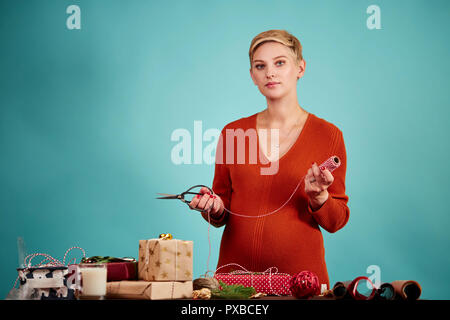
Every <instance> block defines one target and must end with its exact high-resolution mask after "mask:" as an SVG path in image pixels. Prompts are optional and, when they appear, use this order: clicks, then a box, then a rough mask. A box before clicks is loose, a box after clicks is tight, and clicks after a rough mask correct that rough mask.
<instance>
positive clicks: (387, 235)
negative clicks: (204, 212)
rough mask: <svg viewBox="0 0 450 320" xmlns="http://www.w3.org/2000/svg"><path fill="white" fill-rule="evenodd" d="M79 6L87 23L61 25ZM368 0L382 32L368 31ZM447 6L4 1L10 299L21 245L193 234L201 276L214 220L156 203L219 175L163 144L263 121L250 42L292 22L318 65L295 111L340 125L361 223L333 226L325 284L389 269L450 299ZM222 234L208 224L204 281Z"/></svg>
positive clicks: (3, 130)
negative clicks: (180, 159)
mask: <svg viewBox="0 0 450 320" xmlns="http://www.w3.org/2000/svg"><path fill="white" fill-rule="evenodd" d="M71 4H77V5H79V6H80V8H81V30H68V29H67V28H66V19H67V18H68V16H69V15H68V14H66V8H67V7H68V6H69V5H71ZM371 4H377V5H378V6H380V9H381V26H382V29H381V30H369V29H368V28H367V27H366V19H367V18H368V17H369V15H368V14H367V13H366V9H367V7H368V6H369V5H371ZM449 9H450V2H448V1H437V0H435V1H425V0H424V1H364V0H362V1H350V0H346V1H342V0H340V1H331V0H330V1H306V0H303V1H300V0H297V1H287V0H284V1H273V0H271V1H262V0H257V1H256V0H255V1H237V0H236V1H231V0H230V1H224V0H222V1H217V0H215V1H136V0H134V1H126V2H125V1H112V0H110V1H100V0H96V1H76V0H71V1H62V0H58V1H56V0H54V1H43V0H39V1H23V0H22V1H17V0H14V1H12V0H10V1H2V2H0V15H1V16H0V37H1V38H0V40H1V51H0V155H1V156H0V216H1V218H0V219H1V220H0V221H1V222H0V225H1V227H0V228H1V233H0V243H1V247H0V250H1V252H0V256H1V259H2V263H1V265H0V274H1V277H0V297H1V298H4V297H5V296H6V294H7V293H8V291H9V290H10V289H11V288H12V286H13V284H14V280H15V278H16V275H17V273H16V270H15V268H16V267H17V266H18V258H17V237H19V236H20V237H23V238H24V239H25V242H26V246H27V253H33V252H45V253H49V254H51V255H53V256H55V257H57V258H61V259H62V256H63V254H64V252H65V251H66V249H67V248H69V247H71V246H74V245H78V246H81V247H83V248H84V249H85V250H86V251H87V254H88V255H90V256H92V255H111V256H119V257H120V256H134V257H137V252H138V240H139V239H147V238H154V237H157V236H158V235H159V234H160V233H165V232H170V233H172V234H173V235H174V236H175V237H176V238H179V239H184V240H193V241H194V277H198V276H200V275H202V274H204V273H205V272H206V270H207V265H206V261H207V256H208V234H207V230H208V225H207V223H206V222H205V221H204V220H203V219H202V218H201V217H200V215H199V214H198V213H197V212H194V211H191V210H189V209H188V208H187V206H185V205H183V204H182V203H180V202H178V201H158V200H155V199H154V197H155V194H156V193H157V192H164V193H177V192H181V191H184V190H185V189H186V188H187V187H189V186H191V185H194V184H200V183H202V184H207V185H211V183H212V178H213V175H214V166H213V165H210V164H205V163H203V164H183V165H175V164H173V163H172V161H171V150H172V148H173V147H174V146H175V145H176V143H177V142H173V141H171V140H170V135H171V133H172V132H173V131H174V130H175V129H178V128H185V129H187V130H189V131H190V132H191V134H193V125H194V121H195V120H201V121H202V125H203V131H205V130H206V129H210V128H216V129H218V130H221V129H222V128H223V127H224V126H225V125H226V124H227V123H229V122H231V121H233V120H236V119H239V118H241V117H246V116H249V115H252V114H254V113H256V112H259V111H261V110H263V109H264V108H265V106H266V101H265V98H264V97H263V96H262V95H261V94H260V92H259V91H258V89H257V88H256V87H255V86H254V84H253V82H252V81H251V78H250V75H249V60H248V49H249V45H250V42H251V40H252V38H253V37H254V36H255V35H257V34H258V33H260V32H262V31H265V30H268V29H286V30H288V31H289V32H291V33H293V34H294V35H295V36H297V37H298V38H299V40H300V41H301V43H302V45H303V47H304V51H303V54H304V58H305V60H306V63H307V64H306V73H305V76H304V78H302V79H301V80H300V81H299V85H298V94H299V103H300V105H301V106H303V107H304V108H305V109H306V110H307V111H309V112H312V113H314V114H316V115H317V116H319V117H321V118H324V119H326V120H327V121H330V122H332V123H334V124H335V125H337V126H338V127H339V128H340V129H341V130H342V131H343V133H344V139H345V144H346V149H347V157H348V164H347V166H348V167H347V183H346V186H347V194H348V195H349V197H350V200H349V203H348V205H349V207H350V220H349V222H348V224H347V225H346V226H345V227H344V228H343V229H342V230H340V231H338V232H337V233H335V234H329V233H327V232H326V231H324V230H323V235H324V239H325V249H326V260H327V265H328V271H329V274H330V283H331V284H334V283H335V282H336V281H341V280H349V279H353V278H355V277H356V276H359V275H367V274H366V268H367V267H368V266H369V265H378V266H379V267H380V268H381V280H382V282H388V281H392V280H399V279H414V280H417V281H419V282H420V283H421V284H422V286H423V292H422V298H424V299H448V298H450V295H449V293H448V287H447V284H448V283H449V281H450V274H449V265H450V264H449V262H450V261H449V254H448V248H449V240H450V236H449V232H448V230H449V224H450V218H449V213H450V212H449V208H448V203H447V201H446V199H447V197H448V194H449V191H450V190H449V187H448V181H449V179H450V176H449V169H448V166H447V164H446V159H448V158H449V156H450V152H449V143H448V138H449V133H450V129H449V125H448V124H449V117H450V112H449V102H450V99H449V93H448V86H449V83H448V80H447V77H448V74H449V73H450V63H449V60H448V58H449V53H450V50H449V42H448V33H449V31H450V30H449V29H450V28H449V23H448V21H449V19H450V10H449ZM204 147H205V144H204ZM249 196H251V195H249ZM222 231H223V228H221V229H216V228H211V240H212V256H211V261H210V264H209V268H210V269H211V270H212V269H215V267H216V262H217V257H218V251H219V244H220V238H221V234H222ZM71 257H77V258H79V254H78V253H76V254H73V255H72V256H71ZM299 271H300V270H299Z"/></svg>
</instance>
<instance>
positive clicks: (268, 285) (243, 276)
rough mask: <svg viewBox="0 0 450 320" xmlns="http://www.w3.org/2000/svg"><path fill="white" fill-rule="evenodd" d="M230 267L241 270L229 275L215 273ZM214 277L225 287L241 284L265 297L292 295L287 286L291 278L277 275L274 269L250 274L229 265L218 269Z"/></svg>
mask: <svg viewBox="0 0 450 320" xmlns="http://www.w3.org/2000/svg"><path fill="white" fill-rule="evenodd" d="M230 265H236V266H238V267H240V268H241V270H236V271H232V272H230V273H217V271H218V270H219V269H221V268H224V267H228V266H230ZM214 277H215V278H216V279H217V280H220V281H223V282H224V283H225V284H227V285H232V284H241V285H243V286H245V287H253V288H255V290H256V292H261V293H265V294H267V295H277V296H283V295H292V294H291V290H290V284H289V281H290V279H291V276H290V275H289V274H287V273H278V269H277V268H275V267H272V268H269V269H267V270H266V271H264V272H251V271H248V270H247V269H245V268H244V267H242V266H240V265H238V264H234V263H230V264H227V265H224V266H221V267H219V268H218V269H217V270H216V273H215V274H214Z"/></svg>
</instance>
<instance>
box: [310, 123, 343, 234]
mask: <svg viewBox="0 0 450 320" xmlns="http://www.w3.org/2000/svg"><path fill="white" fill-rule="evenodd" d="M335 146H336V147H335V149H334V153H333V155H337V156H338V157H339V159H340V160H341V165H340V166H339V168H337V169H336V170H335V171H333V173H332V174H333V176H334V181H333V183H332V184H331V185H330V186H329V187H328V199H327V200H326V201H325V202H324V203H323V204H322V206H321V207H320V208H319V209H317V210H315V211H313V210H312V209H311V207H310V205H309V202H308V212H309V213H310V214H311V215H312V216H313V218H314V219H315V220H316V222H317V223H318V224H319V225H320V226H321V227H322V228H324V229H325V230H326V231H328V232H330V233H334V232H336V231H338V230H339V229H341V228H343V227H344V226H345V225H346V224H347V221H348V219H349V217H350V209H349V208H348V206H347V202H348V196H347V195H346V194H345V173H346V170H347V154H346V151H345V144H344V138H343V135H342V132H341V131H340V130H339V129H338V134H337V141H336V143H335Z"/></svg>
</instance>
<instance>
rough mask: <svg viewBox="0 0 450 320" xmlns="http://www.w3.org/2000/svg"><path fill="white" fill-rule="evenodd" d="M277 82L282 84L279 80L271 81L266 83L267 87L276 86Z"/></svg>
mask: <svg viewBox="0 0 450 320" xmlns="http://www.w3.org/2000/svg"><path fill="white" fill-rule="evenodd" d="M277 84H280V83H279V82H269V83H268V84H266V87H267V88H275V86H276V85H277Z"/></svg>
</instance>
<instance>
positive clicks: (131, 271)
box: [106, 262, 137, 281]
mask: <svg viewBox="0 0 450 320" xmlns="http://www.w3.org/2000/svg"><path fill="white" fill-rule="evenodd" d="M106 270H107V281H121V280H136V279H137V262H108V263H107V264H106Z"/></svg>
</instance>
